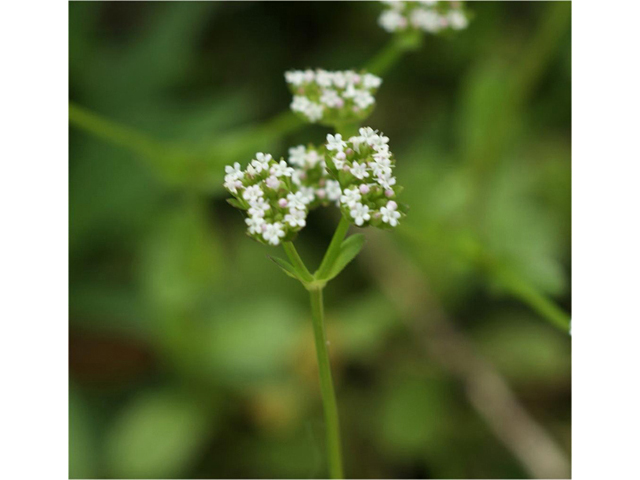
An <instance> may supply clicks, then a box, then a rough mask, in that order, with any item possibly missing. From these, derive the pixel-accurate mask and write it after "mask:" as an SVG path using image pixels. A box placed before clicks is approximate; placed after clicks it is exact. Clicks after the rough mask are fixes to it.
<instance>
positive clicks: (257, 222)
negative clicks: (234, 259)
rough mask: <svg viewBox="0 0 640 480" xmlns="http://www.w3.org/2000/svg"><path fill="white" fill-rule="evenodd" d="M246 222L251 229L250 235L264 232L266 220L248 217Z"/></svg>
mask: <svg viewBox="0 0 640 480" xmlns="http://www.w3.org/2000/svg"><path fill="white" fill-rule="evenodd" d="M244 222H245V223H246V224H247V226H248V227H249V233H252V234H256V233H260V232H262V225H264V218H262V217H247V218H245V219H244Z"/></svg>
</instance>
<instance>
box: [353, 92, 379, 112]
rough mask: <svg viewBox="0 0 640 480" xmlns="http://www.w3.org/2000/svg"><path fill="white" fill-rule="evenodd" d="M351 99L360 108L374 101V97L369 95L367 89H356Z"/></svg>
mask: <svg viewBox="0 0 640 480" xmlns="http://www.w3.org/2000/svg"><path fill="white" fill-rule="evenodd" d="M353 101H354V103H355V104H356V105H358V107H360V108H362V109H365V108H368V107H369V106H371V105H373V104H374V103H376V99H375V98H373V95H371V94H370V93H369V92H368V91H367V90H362V89H360V90H356V94H355V96H354V97H353Z"/></svg>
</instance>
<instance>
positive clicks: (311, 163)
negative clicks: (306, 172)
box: [306, 150, 321, 168]
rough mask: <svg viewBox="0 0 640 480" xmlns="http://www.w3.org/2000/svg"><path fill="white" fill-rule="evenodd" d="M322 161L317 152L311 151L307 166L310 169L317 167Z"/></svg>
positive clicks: (307, 158) (308, 154) (308, 155)
mask: <svg viewBox="0 0 640 480" xmlns="http://www.w3.org/2000/svg"><path fill="white" fill-rule="evenodd" d="M320 160H321V157H320V155H318V152H317V151H316V150H309V152H308V153H307V157H306V161H307V166H308V167H309V168H313V167H315V166H316V165H317V164H318V162H319V161H320Z"/></svg>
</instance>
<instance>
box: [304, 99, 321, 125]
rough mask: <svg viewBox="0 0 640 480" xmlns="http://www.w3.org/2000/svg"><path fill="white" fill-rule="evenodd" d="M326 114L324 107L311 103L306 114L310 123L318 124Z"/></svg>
mask: <svg viewBox="0 0 640 480" xmlns="http://www.w3.org/2000/svg"><path fill="white" fill-rule="evenodd" d="M323 112H324V106H323V105H320V104H319V103H314V102H310V103H309V106H308V107H307V110H306V111H305V112H304V114H305V115H306V116H307V118H308V119H309V121H310V122H317V121H318V120H320V119H321V118H322V113H323Z"/></svg>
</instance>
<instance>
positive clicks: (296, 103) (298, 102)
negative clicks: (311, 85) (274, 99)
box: [291, 95, 311, 113]
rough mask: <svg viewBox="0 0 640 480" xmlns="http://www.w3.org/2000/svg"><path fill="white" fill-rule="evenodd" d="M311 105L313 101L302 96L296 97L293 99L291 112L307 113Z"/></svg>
mask: <svg viewBox="0 0 640 480" xmlns="http://www.w3.org/2000/svg"><path fill="white" fill-rule="evenodd" d="M309 105H311V100H309V99H308V98H307V97H303V96H301V95H295V96H294V97H293V101H292V102H291V110H293V111H294V112H300V113H305V112H306V111H307V109H308V108H309Z"/></svg>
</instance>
